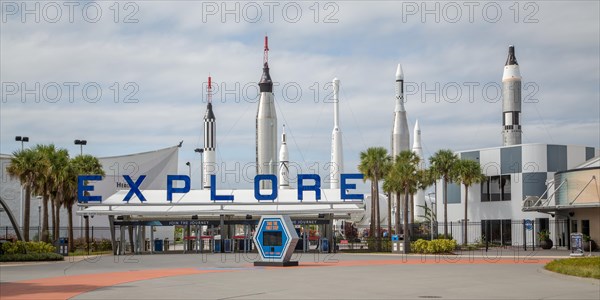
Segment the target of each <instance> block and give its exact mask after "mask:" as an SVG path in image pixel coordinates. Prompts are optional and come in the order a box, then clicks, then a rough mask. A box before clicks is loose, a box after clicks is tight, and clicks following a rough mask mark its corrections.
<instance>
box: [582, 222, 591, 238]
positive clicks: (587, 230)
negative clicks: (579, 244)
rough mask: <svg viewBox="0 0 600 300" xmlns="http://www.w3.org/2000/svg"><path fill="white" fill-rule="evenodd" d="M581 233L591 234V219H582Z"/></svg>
mask: <svg viewBox="0 0 600 300" xmlns="http://www.w3.org/2000/svg"><path fill="white" fill-rule="evenodd" d="M581 233H583V234H585V235H587V236H590V220H581Z"/></svg>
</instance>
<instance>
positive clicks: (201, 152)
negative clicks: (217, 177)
mask: <svg viewBox="0 0 600 300" xmlns="http://www.w3.org/2000/svg"><path fill="white" fill-rule="evenodd" d="M194 152H197V153H200V189H201V190H203V189H204V155H203V153H204V149H200V148H196V149H194Z"/></svg>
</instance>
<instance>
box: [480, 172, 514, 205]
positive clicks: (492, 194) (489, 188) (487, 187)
mask: <svg viewBox="0 0 600 300" xmlns="http://www.w3.org/2000/svg"><path fill="white" fill-rule="evenodd" d="M511 192H512V188H511V182H510V175H501V176H489V177H488V178H487V180H485V181H483V182H482V183H481V202H489V201H510V200H511V196H510V195H511Z"/></svg>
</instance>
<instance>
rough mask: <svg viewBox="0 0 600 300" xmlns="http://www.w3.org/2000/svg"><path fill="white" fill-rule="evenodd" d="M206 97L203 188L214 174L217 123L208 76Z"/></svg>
mask: <svg viewBox="0 0 600 300" xmlns="http://www.w3.org/2000/svg"><path fill="white" fill-rule="evenodd" d="M207 96H208V97H207V98H208V104H207V105H206V114H205V115H204V152H202V156H203V166H202V170H203V173H204V174H203V176H202V181H203V182H202V186H203V187H204V188H210V175H213V174H215V171H216V156H215V150H216V146H217V143H216V131H217V128H216V127H217V123H216V118H215V114H214V113H213V110H212V79H211V77H210V76H208V87H207Z"/></svg>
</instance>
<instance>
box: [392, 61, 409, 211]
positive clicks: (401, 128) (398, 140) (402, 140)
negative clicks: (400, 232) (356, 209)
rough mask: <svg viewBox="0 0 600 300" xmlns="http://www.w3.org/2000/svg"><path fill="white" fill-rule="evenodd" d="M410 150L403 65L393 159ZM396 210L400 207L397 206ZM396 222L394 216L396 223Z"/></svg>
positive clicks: (399, 73) (398, 76)
mask: <svg viewBox="0 0 600 300" xmlns="http://www.w3.org/2000/svg"><path fill="white" fill-rule="evenodd" d="M404 150H410V135H409V133H408V120H407V118H406V110H405V109H404V72H402V65H400V64H398V68H397V69H396V106H395V108H394V127H393V129H392V159H393V160H395V159H396V156H397V155H398V154H400V152H401V151H404ZM391 198H392V199H391V201H390V203H394V204H395V203H396V195H394V194H392V197H391ZM395 209H396V210H398V209H400V207H396V208H395ZM395 222H396V220H395V218H394V223H395Z"/></svg>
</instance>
